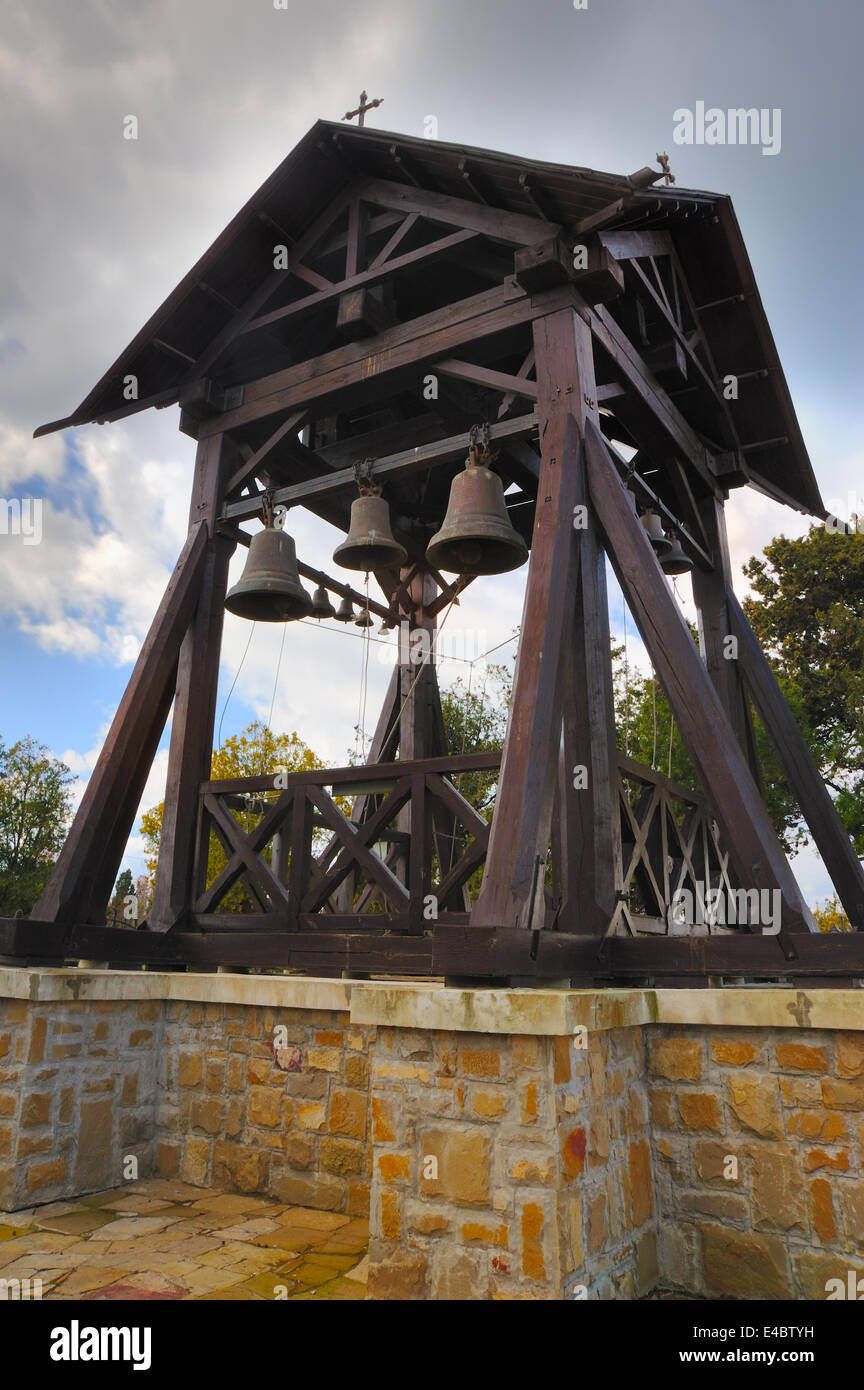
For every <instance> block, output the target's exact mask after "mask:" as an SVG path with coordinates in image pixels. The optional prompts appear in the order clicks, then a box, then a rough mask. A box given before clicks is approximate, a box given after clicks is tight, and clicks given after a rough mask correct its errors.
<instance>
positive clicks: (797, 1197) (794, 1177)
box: [749, 1144, 808, 1233]
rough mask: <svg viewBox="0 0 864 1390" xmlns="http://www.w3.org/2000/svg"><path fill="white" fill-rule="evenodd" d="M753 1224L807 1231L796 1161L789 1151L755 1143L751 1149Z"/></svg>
mask: <svg viewBox="0 0 864 1390" xmlns="http://www.w3.org/2000/svg"><path fill="white" fill-rule="evenodd" d="M749 1168H750V1172H751V1174H752V1179H751V1180H752V1191H753V1226H754V1228H756V1229H759V1228H766V1229H769V1230H774V1231H796V1232H798V1233H806V1231H807V1225H808V1223H807V1210H806V1207H805V1204H804V1195H803V1192H802V1190H801V1174H800V1171H799V1168H798V1164H797V1162H796V1161H795V1159H794V1158H793V1157H792V1156H791V1155H790V1154H780V1153H776V1152H774V1151H772V1150H771V1149H770V1148H769V1147H768V1146H767V1145H762V1144H760V1145H759V1146H758V1147H757V1146H756V1145H754V1146H753V1147H752V1149H751V1153H750V1163H749Z"/></svg>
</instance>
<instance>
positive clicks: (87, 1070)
mask: <svg viewBox="0 0 864 1390" xmlns="http://www.w3.org/2000/svg"><path fill="white" fill-rule="evenodd" d="M130 1159H134V1160H135V1162H136V1164H137V1169H135V1167H134V1165H133V1167H132V1169H131V1170H130V1169H129V1166H128V1165H129V1162H130ZM862 1160H864V992H861V991H851V990H810V991H806V992H802V991H790V990H781V989H764V990H748V989H728V990H657V991H646V990H620V991H617V990H603V991H588V990H586V991H579V990H543V989H535V990H530V989H525V990H518V989H513V990H503V989H502V990H454V989H444V988H443V987H442V986H440V985H436V984H389V983H388V984H379V983H374V982H349V981H324V980H317V981H316V980H308V979H301V978H296V977H286V978H280V977H253V976H228V975H200V976H195V975H188V974H164V975H160V974H157V973H156V972H131V971H130V972H123V971H95V970H94V971H83V970H78V971H75V970H41V971H34V970H23V969H21V970H16V969H0V1208H5V1209H12V1210H16V1209H21V1208H23V1207H27V1206H32V1205H34V1204H36V1203H42V1202H48V1201H52V1200H55V1199H58V1198H63V1197H69V1196H73V1195H77V1194H80V1193H84V1192H88V1191H96V1190H99V1189H101V1188H106V1187H114V1186H119V1185H121V1183H122V1182H123V1181H124V1179H128V1178H134V1177H145V1176H148V1175H150V1174H152V1173H161V1174H164V1175H165V1176H169V1177H174V1176H176V1177H180V1178H182V1179H184V1180H185V1181H187V1182H191V1183H193V1184H200V1185H202V1186H205V1185H210V1186H215V1187H219V1188H223V1189H226V1190H234V1191H241V1192H260V1193H264V1194H269V1195H272V1196H274V1197H276V1198H278V1199H279V1200H281V1201H284V1202H290V1203H292V1204H298V1205H306V1206H313V1207H318V1208H321V1209H324V1210H329V1211H338V1212H342V1213H345V1214H348V1215H352V1216H354V1215H356V1216H360V1215H365V1214H366V1213H367V1212H370V1215H371V1228H372V1242H371V1250H370V1277H369V1292H370V1296H371V1297H375V1298H384V1299H402V1298H411V1299H433V1300H440V1299H468V1298H471V1299H500V1298H504V1299H508V1298H515V1299H546V1300H548V1299H560V1298H583V1297H587V1298H600V1299H632V1298H638V1297H641V1296H644V1295H645V1294H647V1293H648V1292H650V1291H651V1289H652V1288H654V1287H655V1285H656V1283H657V1282H658V1280H659V1282H660V1283H661V1284H662V1285H664V1286H670V1287H673V1288H677V1289H679V1290H680V1291H682V1292H686V1293H690V1294H696V1295H698V1296H701V1297H705V1298H717V1297H734V1298H744V1299H760V1298H792V1299H807V1298H825V1297H826V1296H827V1294H826V1284H827V1282H828V1281H829V1280H831V1279H837V1280H840V1281H842V1282H843V1284H844V1285H845V1284H846V1283H847V1280H848V1277H849V1274H850V1271H851V1272H854V1276H855V1278H856V1279H857V1278H862V1276H864V1177H862ZM370 1203H371V1211H370ZM862 1292H864V1283H862Z"/></svg>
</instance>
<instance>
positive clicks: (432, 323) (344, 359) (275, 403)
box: [199, 282, 671, 439]
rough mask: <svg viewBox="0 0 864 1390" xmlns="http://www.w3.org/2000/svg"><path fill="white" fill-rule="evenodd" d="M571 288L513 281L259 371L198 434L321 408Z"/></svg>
mask: <svg viewBox="0 0 864 1390" xmlns="http://www.w3.org/2000/svg"><path fill="white" fill-rule="evenodd" d="M572 293H573V291H571V290H570V288H569V287H568V286H564V287H563V288H562V289H560V290H549V291H547V292H546V294H545V295H539V296H537V298H536V299H535V300H531V299H529V298H528V296H526V295H525V294H524V292H523V291H522V290H521V289H520V287H519V286H518V285H517V284H516V283H515V282H513V284H507V285H502V286H500V287H499V288H497V289H494V290H487V291H485V292H484V293H482V294H479V295H474V296H472V297H471V298H469V299H465V300H461V301H460V302H459V304H458V305H449V306H448V307H447V308H446V309H436V310H435V311H434V312H433V313H430V314H426V315H424V316H423V317H422V318H419V319H414V320H413V322H412V323H411V324H410V325H405V324H399V325H398V326H397V327H395V328H391V329H388V330H386V332H384V333H379V334H377V335H376V336H375V337H374V338H369V339H366V340H365V341H364V342H363V343H349V344H347V345H346V346H345V347H341V348H336V349H335V350H333V351H332V352H328V353H324V354H323V356H322V357H317V358H314V357H313V358H310V359H308V360H307V361H306V362H302V363H300V364H299V365H298V366H296V367H287V368H285V369H284V370H283V371H279V372H274V373H272V374H270V375H268V376H265V377H261V378H259V380H257V381H255V382H251V383H250V384H249V385H248V386H246V387H245V389H244V401H243V404H242V405H241V406H238V407H237V408H236V409H234V410H229V411H226V412H225V414H224V415H222V416H221V417H220V418H219V419H218V420H216V421H205V423H204V424H203V425H202V426H201V430H200V433H199V438H202V439H203V438H205V437H206V436H207V434H208V433H209V434H216V433H219V432H220V431H221V430H233V429H237V428H239V427H241V426H244V425H248V424H251V423H252V422H253V421H255V420H263V419H266V418H267V417H268V416H269V415H274V414H276V413H278V412H279V411H282V410H285V411H288V410H294V409H297V407H298V406H304V405H305V406H307V407H310V408H311V407H312V405H313V404H315V403H317V404H318V406H319V409H320V408H321V407H322V406H323V405H324V404H325V403H326V402H328V401H329V400H332V398H333V397H334V396H336V395H337V394H338V393H340V392H344V391H346V389H347V388H349V387H352V386H353V387H355V388H356V387H358V386H364V385H368V384H369V383H370V380H371V379H372V378H374V382H373V384H375V383H380V382H381V381H382V380H383V379H385V378H389V377H391V376H394V375H395V374H396V373H397V372H399V371H404V370H405V369H408V368H411V369H413V370H414V371H415V373H416V371H417V369H419V368H420V367H421V366H422V365H423V364H424V363H426V362H433V361H434V359H435V358H436V357H447V356H450V355H452V353H453V351H454V349H456V348H459V347H462V346H463V345H464V344H466V343H473V342H477V341H480V340H482V339H484V338H488V337H492V336H494V335H495V334H498V333H502V332H505V331H506V330H507V329H511V328H514V327H518V326H519V325H520V324H524V323H528V322H530V320H531V319H533V318H535V317H538V316H539V315H542V314H543V313H544V312H550V311H551V310H554V309H555V308H557V307H559V306H560V305H561V304H564V303H566V302H567V301H568V300H569V299H570V296H571V294H572ZM670 405H671V402H670Z"/></svg>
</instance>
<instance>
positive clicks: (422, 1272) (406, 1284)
mask: <svg viewBox="0 0 864 1390" xmlns="http://www.w3.org/2000/svg"><path fill="white" fill-rule="evenodd" d="M428 1274H429V1268H428V1263H427V1260H426V1257H425V1255H422V1254H419V1253H411V1254H401V1253H400V1254H395V1255H390V1256H388V1257H387V1258H385V1259H383V1260H377V1261H376V1260H371V1261H370V1264H369V1280H368V1283H367V1286H366V1294H367V1297H368V1298H372V1299H394V1300H397V1301H399V1302H416V1301H419V1300H422V1299H425V1298H426V1297H427V1283H428ZM440 1296H441V1295H439V1297H440Z"/></svg>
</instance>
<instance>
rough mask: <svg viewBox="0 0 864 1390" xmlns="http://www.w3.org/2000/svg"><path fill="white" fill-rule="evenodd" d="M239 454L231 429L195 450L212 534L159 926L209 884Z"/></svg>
mask: <svg viewBox="0 0 864 1390" xmlns="http://www.w3.org/2000/svg"><path fill="white" fill-rule="evenodd" d="M237 456H238V455H237V448H236V445H234V444H233V443H232V441H231V440H230V439H227V438H226V437H224V436H221V437H220V436H217V437H216V438H214V439H211V440H208V441H206V442H204V443H202V444H200V445H199V446H198V451H197V456H196V462H195V478H194V482H193V485H192V500H191V504H190V509H189V516H190V525H192V526H195V525H198V524H200V523H202V522H203V523H204V524H205V525H206V526H207V527H208V530H209V532H210V535H209V539H208V542H207V555H206V558H205V565H204V570H203V573H202V577H201V578H202V582H201V588H200V594H199V598H198V605H197V609H196V612H195V619H194V622H193V623H192V624H190V627H189V630H188V631H187V633H186V636H185V637H184V640H183V646H182V648H181V651H180V660H179V665H178V671H177V685H176V692H175V700H174V715H173V718H172V721H171V743H170V746H169V750H168V774H167V781H166V786H165V808H164V811H163V813H162V833H161V836H160V840H159V860H158V864H157V871H156V888H155V892H154V897H153V905H152V908H151V910H150V913H149V914H148V922H149V925H150V926H151V927H152V929H153V930H155V931H168V930H169V929H170V928H171V927H173V926H174V924H175V923H176V922H177V921H178V919H179V918H180V917H181V916H182V915H183V913H184V912H185V911H186V909H187V908H188V906H189V904H190V903H191V902H192V901H194V899H195V898H196V897H197V896H198V893H199V892H200V891H201V889H202V888H203V878H202V876H203V874H204V872H205V869H206V864H207V845H208V841H209V837H208V836H207V834H206V833H205V832H204V830H203V827H201V825H200V824H199V820H198V811H199V806H198V788H199V786H200V784H201V782H202V781H204V779H205V778H206V777H208V776H209V773H210V761H211V757H212V753H213V730H214V726H215V719H216V693H217V689H218V685H219V661H220V656H221V650H222V625H223V619H224V616H225V607H224V605H225V594H226V591H227V587H228V565H229V562H230V560H231V556H232V554H233V552H234V545H233V543H232V541H231V540H230V539H229V538H227V537H225V536H223V535H220V534H217V532H216V525H217V521H218V517H219V512H220V508H221V505H222V496H223V489H224V486H225V480H226V478H227V477H229V476H230V475H231V474H232V472H233V471H234V469H235V468H236V464H237ZM121 852H122V851H121ZM196 866H197V876H198V881H197V882H196V881H195V878H196Z"/></svg>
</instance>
